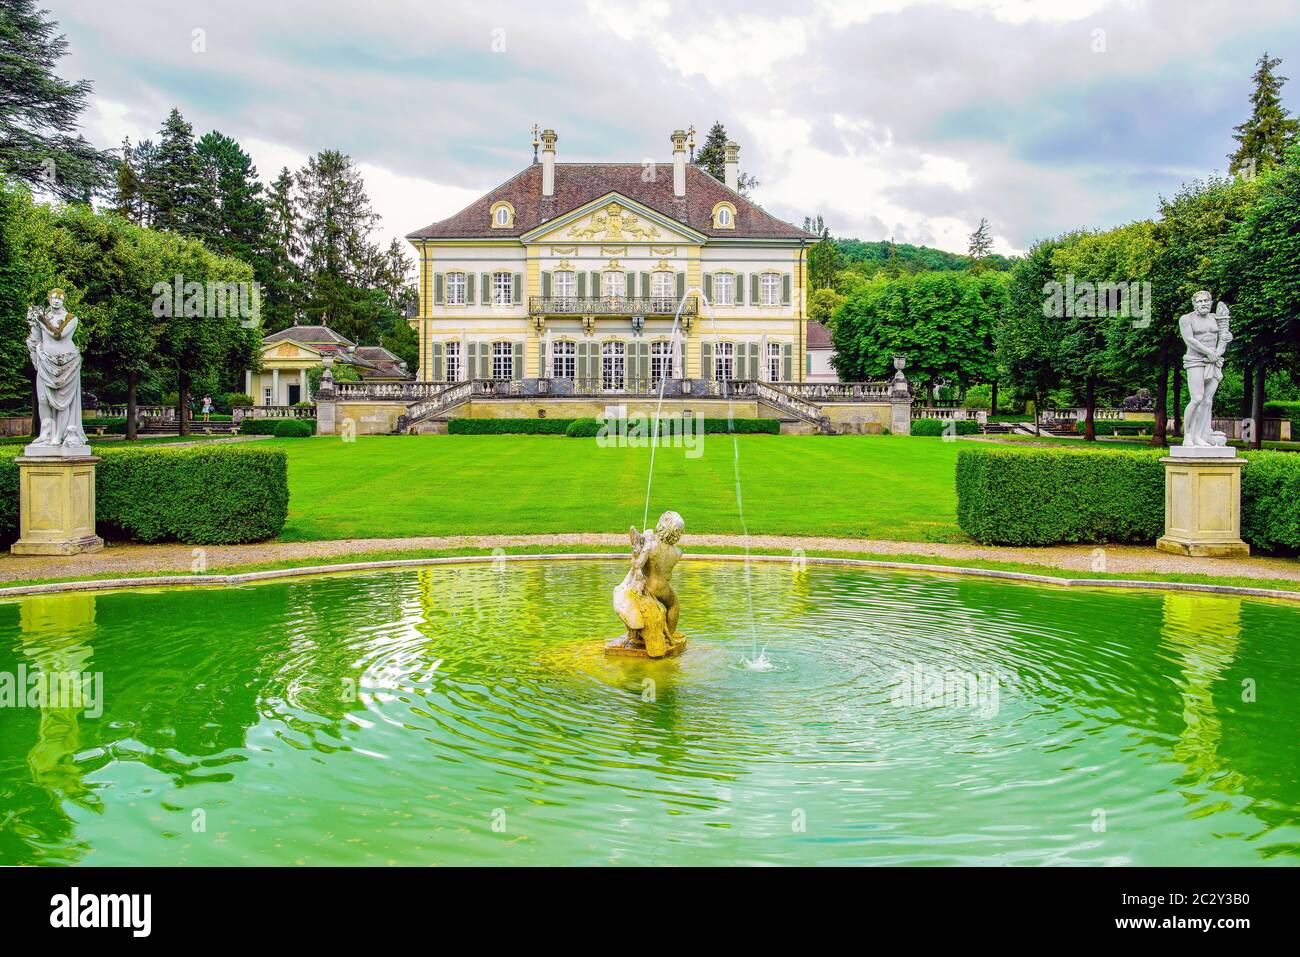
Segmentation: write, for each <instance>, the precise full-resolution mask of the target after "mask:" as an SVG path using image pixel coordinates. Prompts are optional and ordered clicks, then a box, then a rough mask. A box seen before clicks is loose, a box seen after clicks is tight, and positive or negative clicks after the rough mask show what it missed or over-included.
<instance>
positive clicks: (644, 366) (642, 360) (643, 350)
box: [636, 342, 650, 387]
mask: <svg viewBox="0 0 1300 957" xmlns="http://www.w3.org/2000/svg"><path fill="white" fill-rule="evenodd" d="M636 377H637V379H639V380H640V382H641V385H642V387H644V386H646V385H648V384H649V382H650V343H648V342H638V343H637V352H636Z"/></svg>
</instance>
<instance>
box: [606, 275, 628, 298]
mask: <svg viewBox="0 0 1300 957" xmlns="http://www.w3.org/2000/svg"><path fill="white" fill-rule="evenodd" d="M604 283H605V298H606V299H623V298H625V297H626V296H627V275H626V274H625V273H621V272H612V271H611V272H607V273H605V280H604Z"/></svg>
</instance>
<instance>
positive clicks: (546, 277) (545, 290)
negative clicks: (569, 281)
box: [542, 269, 551, 299]
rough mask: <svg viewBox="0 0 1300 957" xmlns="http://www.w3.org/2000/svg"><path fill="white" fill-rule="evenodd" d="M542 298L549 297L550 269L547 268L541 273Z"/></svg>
mask: <svg viewBox="0 0 1300 957" xmlns="http://www.w3.org/2000/svg"><path fill="white" fill-rule="evenodd" d="M542 298H543V299H550V298H551V271H550V270H549V269H548V270H546V271H545V272H543V273H542Z"/></svg>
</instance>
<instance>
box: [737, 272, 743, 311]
mask: <svg viewBox="0 0 1300 957" xmlns="http://www.w3.org/2000/svg"><path fill="white" fill-rule="evenodd" d="M735 292H736V305H738V306H743V305H744V304H745V274H744V273H743V272H738V273H736V281H735Z"/></svg>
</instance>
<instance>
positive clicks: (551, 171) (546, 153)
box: [542, 130, 559, 196]
mask: <svg viewBox="0 0 1300 957" xmlns="http://www.w3.org/2000/svg"><path fill="white" fill-rule="evenodd" d="M557 139H559V137H558V136H556V135H555V130H542V195H543V196H554V195H555V141H556V140H557Z"/></svg>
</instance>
